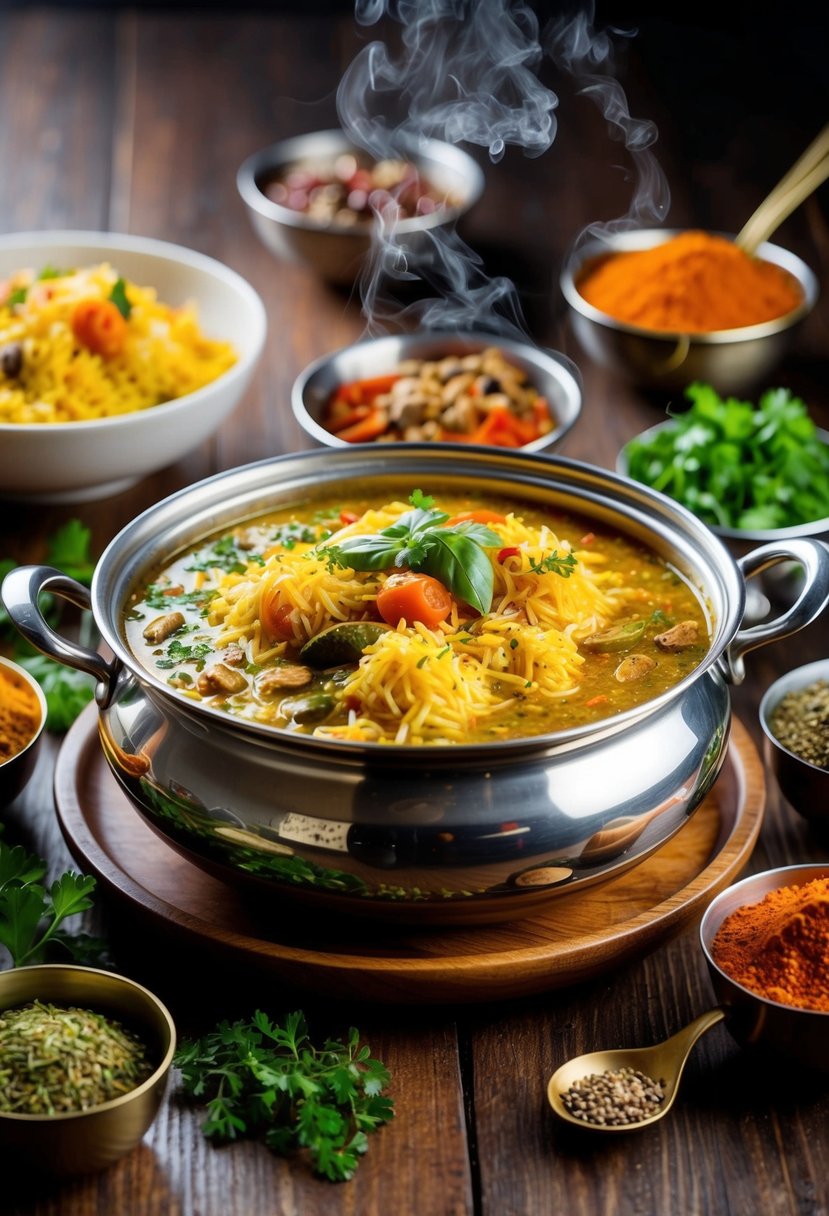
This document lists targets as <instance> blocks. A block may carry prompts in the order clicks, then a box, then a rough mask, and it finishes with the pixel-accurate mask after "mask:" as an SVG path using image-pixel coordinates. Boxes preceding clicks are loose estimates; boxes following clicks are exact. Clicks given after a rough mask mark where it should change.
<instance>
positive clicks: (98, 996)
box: [0, 964, 176, 1176]
mask: <svg viewBox="0 0 829 1216" xmlns="http://www.w3.org/2000/svg"><path fill="white" fill-rule="evenodd" d="M31 1002H40V1003H43V1004H49V1005H53V1006H55V1007H56V1008H60V1009H66V1008H74V1009H82V1010H90V1011H92V1012H93V1013H94V1014H97V1015H102V1016H103V1017H105V1018H107V1019H108V1020H112V1021H114V1022H117V1023H118V1024H119V1026H120V1027H123V1029H124V1030H125V1031H127V1032H129V1033H131V1034H132V1035H134V1036H135V1037H136V1038H137V1039H138V1040H139V1041H140V1042H141V1043H142V1044H143V1045H144V1048H145V1051H146V1055H147V1059H148V1067H149V1068H150V1069H151V1070H152V1071H151V1072H150V1073H149V1075H148V1076H146V1078H145V1079H144V1080H143V1081H141V1083H140V1084H138V1085H137V1086H136V1087H135V1088H134V1089H130V1090H128V1091H127V1092H125V1093H122V1094H121V1095H120V1096H118V1097H115V1098H111V1099H110V1100H108V1101H105V1102H102V1103H99V1104H98V1105H93V1106H90V1107H89V1108H88V1109H86V1110H78V1111H71V1110H69V1111H59V1112H58V1113H55V1114H23V1113H17V1112H12V1111H7V1110H0V1153H2V1155H3V1156H4V1157H5V1158H6V1159H7V1160H8V1161H14V1162H15V1163H18V1164H19V1163H25V1164H26V1165H29V1166H32V1167H35V1168H37V1169H38V1170H39V1171H44V1172H46V1173H49V1174H52V1175H55V1176H66V1175H76V1174H88V1173H94V1172H96V1171H98V1170H102V1169H105V1168H106V1167H107V1166H109V1165H112V1164H113V1163H114V1162H115V1161H117V1160H118V1159H119V1158H120V1157H122V1156H124V1155H125V1154H126V1153H128V1152H129V1151H130V1150H131V1149H133V1148H134V1147H135V1146H136V1145H137V1144H138V1143H139V1141H140V1140H141V1138H142V1136H143V1135H144V1133H145V1132H146V1131H147V1129H148V1128H149V1126H150V1124H151V1123H152V1122H153V1120H154V1118H155V1117H156V1114H157V1113H158V1109H159V1107H160V1105H161V1101H162V1099H163V1097H164V1093H165V1089H166V1085H167V1078H168V1074H169V1071H170V1066H171V1064H172V1060H173V1054H174V1052H175V1047H176V1029H175V1025H174V1023H173V1019H172V1017H171V1016H170V1013H169V1012H168V1010H167V1009H166V1008H165V1006H164V1005H163V1004H162V1003H161V1001H160V1000H159V999H158V997H156V996H155V995H154V994H153V993H152V992H150V991H149V990H148V989H147V988H144V987H143V986H142V985H141V984H137V983H135V981H133V980H130V979H127V978H126V977H125V976H122V975H116V974H114V973H113V972H109V971H99V970H96V969H94V968H91V967H79V966H73V965H63V964H59V965H54V964H51V965H44V966H33V967H18V968H15V969H13V970H10V971H5V972H3V973H2V974H1V975H0V1029H1V1028H2V1026H3V1018H4V1015H5V1014H7V1013H8V1012H10V1011H11V1010H15V1009H19V1008H21V1007H23V1006H27V1005H29V1004H30V1003H31ZM0 1065H2V1043H1V1042H0Z"/></svg>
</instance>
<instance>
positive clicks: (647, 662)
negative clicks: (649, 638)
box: [613, 654, 656, 684]
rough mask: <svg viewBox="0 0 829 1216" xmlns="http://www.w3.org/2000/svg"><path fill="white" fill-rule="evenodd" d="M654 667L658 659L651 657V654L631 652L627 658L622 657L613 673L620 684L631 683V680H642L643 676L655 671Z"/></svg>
mask: <svg viewBox="0 0 829 1216" xmlns="http://www.w3.org/2000/svg"><path fill="white" fill-rule="evenodd" d="M654 667H656V659H652V658H650V656H649V655H646V654H629V655H628V657H627V658H626V659H622V661H621V663H620V664H619V666H618V667H617V668H616V670H615V671H614V673H613V674H614V676H615V677H616V679H617V680H618V681H619V683H620V684H629V683H630V681H631V680H641V679H642V676H646V675H647V674H648V672H649V671H653V669H654Z"/></svg>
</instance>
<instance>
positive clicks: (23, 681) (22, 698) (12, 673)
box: [0, 658, 46, 807]
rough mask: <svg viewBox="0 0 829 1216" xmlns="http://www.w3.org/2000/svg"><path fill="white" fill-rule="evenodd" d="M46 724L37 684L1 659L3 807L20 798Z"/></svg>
mask: <svg viewBox="0 0 829 1216" xmlns="http://www.w3.org/2000/svg"><path fill="white" fill-rule="evenodd" d="M45 722H46V698H45V697H44V695H43V692H42V691H41V688H40V685H39V684H38V683H37V681H36V680H35V679H34V678H33V677H32V676H30V675H29V673H28V672H27V671H24V670H23V668H22V667H19V666H18V665H17V663H13V662H12V661H11V660H10V659H3V658H0V807H2V806H6V805H7V804H8V803H9V802H11V801H12V799H14V798H16V797H17V795H18V794H19V793H20V791H21V790H22V789H23V787H24V785H25V784H26V782H27V781H28V779H29V777H30V776H31V774H32V770H33V769H34V764H35V758H36V748H35V746H34V744H35V742H36V741H37V739H38V738H39V737H40V735H41V733H42V731H43V727H44V724H45Z"/></svg>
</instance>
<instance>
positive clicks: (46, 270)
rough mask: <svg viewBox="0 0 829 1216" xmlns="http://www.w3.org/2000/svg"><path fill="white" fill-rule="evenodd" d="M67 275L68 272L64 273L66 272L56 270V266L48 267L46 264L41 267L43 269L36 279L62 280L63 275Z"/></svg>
mask: <svg viewBox="0 0 829 1216" xmlns="http://www.w3.org/2000/svg"><path fill="white" fill-rule="evenodd" d="M68 273H69V272H68V271H66V270H58V268H57V267H56V266H50V265H49V264H48V263H47V265H45V266H44V267H43V269H42V270H41V272H40V273H39V275H38V276H37V277H38V279H40V280H44V279H62V278H63V277H64V275H66V274H68Z"/></svg>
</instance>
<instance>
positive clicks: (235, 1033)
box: [175, 1010, 394, 1182]
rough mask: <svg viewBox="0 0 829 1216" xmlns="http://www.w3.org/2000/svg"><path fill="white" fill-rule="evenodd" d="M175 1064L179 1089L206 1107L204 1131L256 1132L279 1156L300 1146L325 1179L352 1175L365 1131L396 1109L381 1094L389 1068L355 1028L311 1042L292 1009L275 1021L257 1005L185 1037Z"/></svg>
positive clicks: (221, 1136)
mask: <svg viewBox="0 0 829 1216" xmlns="http://www.w3.org/2000/svg"><path fill="white" fill-rule="evenodd" d="M175 1063H176V1064H177V1065H178V1067H179V1068H180V1070H181V1077H182V1085H183V1088H184V1090H185V1092H186V1093H189V1094H191V1095H192V1096H193V1097H195V1098H198V1099H200V1100H202V1101H204V1102H205V1104H206V1106H207V1112H208V1113H207V1119H206V1120H205V1122H204V1123H203V1125H202V1131H203V1132H204V1134H205V1135H206V1136H209V1137H210V1138H211V1139H213V1140H216V1141H219V1142H223V1141H229V1140H235V1139H237V1138H238V1137H239V1136H260V1135H261V1136H262V1137H263V1139H264V1141H265V1144H266V1145H267V1146H268V1148H270V1149H271V1151H272V1152H274V1153H279V1154H280V1155H282V1156H287V1155H289V1154H290V1153H292V1152H295V1151H297V1150H298V1149H304V1150H307V1153H308V1157H309V1160H310V1162H311V1167H312V1169H313V1170H314V1172H315V1173H317V1174H320V1175H321V1176H322V1177H325V1178H329V1179H330V1180H331V1181H332V1182H343V1181H346V1180H347V1179H349V1178H351V1177H353V1175H354V1172H355V1170H356V1168H357V1165H358V1163H359V1158H360V1157H361V1156H362V1155H363V1154H364V1153H365V1152H366V1150H367V1148H368V1136H367V1133H368V1132H372V1131H375V1130H376V1129H377V1128H378V1127H379V1126H380V1125H381V1124H383V1123H386V1122H388V1121H389V1119H391V1118H392V1117H393V1114H394V1106H393V1103H392V1101H391V1100H390V1099H389V1098H387V1097H385V1096H383V1095H382V1090H383V1089H384V1088H385V1087H386V1086H387V1085H388V1083H389V1074H388V1072H387V1071H386V1069H385V1068H384V1066H383V1065H382V1064H381V1063H380V1062H379V1061H378V1060H373V1059H372V1058H371V1056H370V1053H369V1050H368V1048H367V1047H361V1046H360V1044H359V1033H358V1031H357V1030H355V1029H354V1028H353V1027H352V1028H351V1029H350V1030H349V1032H348V1035H347V1037H346V1040H345V1042H337V1041H335V1040H331V1039H329V1040H327V1041H326V1042H325V1043H324V1045H323V1046H322V1048H317V1047H315V1046H314V1045H313V1044H312V1043H311V1041H310V1038H309V1036H308V1030H307V1026H306V1022H305V1017H304V1015H303V1014H302V1013H301V1012H299V1011H297V1012H294V1013H291V1014H289V1015H288V1016H287V1017H286V1019H285V1021H284V1023H283V1024H281V1025H280V1024H279V1023H275V1022H272V1021H271V1019H270V1018H268V1017H267V1015H266V1014H264V1013H263V1012H262V1011H261V1010H257V1011H256V1012H255V1013H254V1015H253V1018H252V1019H251V1020H250V1021H249V1022H245V1021H238V1022H234V1023H228V1022H220V1023H219V1024H218V1025H217V1027H216V1028H215V1030H213V1031H211V1032H210V1033H208V1034H207V1035H205V1036H204V1037H203V1038H201V1039H197V1040H185V1041H183V1042H182V1043H181V1045H180V1046H179V1049H178V1051H177V1053H176V1057H175Z"/></svg>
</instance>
